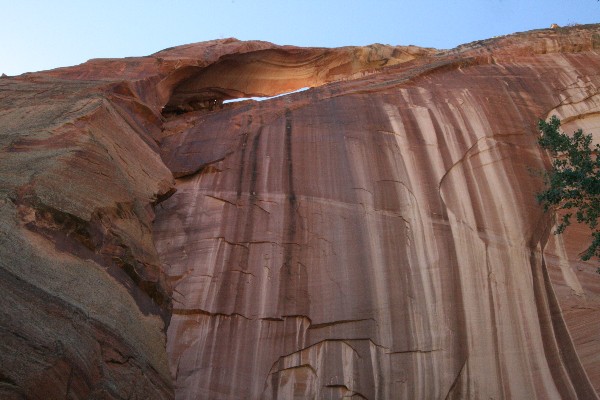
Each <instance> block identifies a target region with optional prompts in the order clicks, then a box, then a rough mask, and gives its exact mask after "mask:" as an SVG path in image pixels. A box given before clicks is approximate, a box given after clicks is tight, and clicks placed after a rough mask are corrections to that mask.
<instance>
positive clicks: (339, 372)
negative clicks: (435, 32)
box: [0, 26, 600, 399]
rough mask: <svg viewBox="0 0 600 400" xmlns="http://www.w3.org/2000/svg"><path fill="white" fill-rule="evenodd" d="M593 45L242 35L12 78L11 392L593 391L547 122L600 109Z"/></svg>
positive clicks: (2, 355)
mask: <svg viewBox="0 0 600 400" xmlns="http://www.w3.org/2000/svg"><path fill="white" fill-rule="evenodd" d="M599 52H600V27H598V26H580V27H574V28H570V29H554V30H539V31H532V32H528V33H523V34H516V35H511V36H507V37H502V38H496V39H491V40H488V41H482V42H477V43H472V44H469V45H465V46H461V47H459V48H456V49H454V50H450V51H435V50H432V49H422V48H417V47H391V46H382V45H373V46H369V47H362V48H352V47H348V48H340V49H319V48H310V49H303V48H295V47H290V46H283V47H281V46H275V45H272V44H270V43H265V42H240V41H237V40H233V39H226V40H220V41H213V42H205V43H198V44H193V45H187V46H181V47H177V48H173V49H167V50H164V51H162V52H159V53H156V54H154V55H152V56H149V57H142V58H129V59H122V60H92V61H90V62H88V63H85V64H82V65H80V66H76V67H71V68H64V69H58V70H53V71H47V72H41V73H36V74H26V75H22V76H19V77H13V78H3V79H0V132H1V133H2V135H0V145H1V150H0V151H1V153H0V154H1V156H0V176H1V179H2V186H1V187H0V196H1V197H0V204H2V208H1V213H2V217H1V218H0V226H1V230H0V238H1V245H0V253H1V254H0V274H2V276H3V278H2V280H1V283H0V284H1V285H3V293H5V295H4V296H2V297H1V298H0V302H2V307H0V310H1V312H0V335H1V336H0V337H1V338H2V340H1V341H0V346H2V348H0V359H1V361H2V362H1V363H0V382H1V386H0V389H1V390H2V392H0V393H2V394H3V395H4V394H6V396H9V395H10V396H13V397H14V398H19V396H24V397H26V398H48V396H50V397H51V398H58V397H65V396H66V397H68V398H86V397H89V396H98V397H100V396H104V397H105V398H122V397H123V398H127V397H135V396H137V397H138V398H170V397H173V396H175V397H176V398H178V399H196V398H215V399H218V398H224V399H225V398H226V399H240V398H251V399H252V398H256V399H258V398H341V397H344V396H345V397H355V398H361V397H362V398H369V399H379V398H427V399H429V398H474V399H479V398H539V399H547V398H565V399H568V398H580V399H588V398H597V394H596V391H599V390H600V357H599V356H598V354H600V352H599V351H598V350H600V328H599V326H600V324H598V323H597V321H598V317H600V278H599V277H598V275H596V274H595V273H594V270H595V268H596V267H595V266H594V265H592V264H589V263H583V262H581V261H578V260H577V254H578V253H579V252H580V251H581V250H582V249H583V248H585V247H586V245H585V241H586V232H585V229H584V228H582V227H576V228H575V229H572V230H571V231H569V233H568V234H567V235H566V236H558V237H557V236H554V235H552V233H551V231H552V224H553V220H552V216H551V215H547V214H544V213H543V212H542V211H541V209H540V207H539V206H538V205H537V204H536V202H535V193H536V191H538V190H539V189H540V188H541V179H540V177H539V174H537V173H536V172H535V171H539V170H541V169H543V168H544V166H547V165H548V158H547V155H545V154H544V153H542V152H540V150H539V148H538V147H537V145H536V138H537V132H536V129H535V124H536V121H537V119H538V118H546V117H548V116H550V115H553V114H555V115H557V116H559V117H560V118H561V119H563V121H564V122H565V125H564V128H565V130H568V131H569V130H570V131H572V130H574V129H576V128H577V127H583V128H585V129H586V130H594V129H595V128H599V127H600V117H598V116H599V115H600V95H599V93H598V87H599V86H600V75H598V71H599V70H600V53H599ZM304 87H308V88H309V89H308V90H305V91H302V92H298V93H293V94H289V95H286V96H281V97H277V98H273V99H270V100H266V101H263V102H256V101H252V100H248V101H241V102H235V103H227V102H226V101H227V100H231V99H236V98H246V97H251V96H274V95H279V94H282V93H286V92H291V91H294V90H297V89H300V88H304ZM173 193H174V194H173ZM165 329H166V330H167V331H166V332H167V337H166V344H167V346H166V351H165V347H164V344H165V343H164V340H165V337H164V330H165ZM169 368H170V372H169Z"/></svg>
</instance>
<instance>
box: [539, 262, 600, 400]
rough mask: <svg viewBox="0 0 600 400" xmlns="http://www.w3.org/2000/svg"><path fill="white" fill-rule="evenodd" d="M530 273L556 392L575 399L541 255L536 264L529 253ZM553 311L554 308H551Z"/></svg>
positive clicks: (544, 264)
mask: <svg viewBox="0 0 600 400" xmlns="http://www.w3.org/2000/svg"><path fill="white" fill-rule="evenodd" d="M530 259H531V275H532V278H533V293H534V296H533V297H534V298H535V305H536V308H537V314H538V319H539V326H540V331H541V337H542V345H543V348H544V354H545V355H546V360H548V365H552V366H554V368H550V373H551V374H552V379H553V380H554V383H555V385H556V388H557V390H558V392H559V393H560V397H561V399H575V398H577V396H576V395H575V391H574V388H573V385H571V382H570V381H569V379H568V377H567V373H566V371H565V370H564V367H563V364H562V363H561V360H560V359H561V356H560V349H558V348H557V342H556V340H557V338H556V332H554V329H553V326H552V317H551V315H549V314H550V309H549V308H550V307H549V304H548V298H547V293H545V291H546V288H545V287H544V286H545V282H544V276H543V272H542V271H541V270H543V269H546V261H545V259H544V258H543V257H542V265H541V266H538V262H537V261H538V260H536V259H535V255H534V254H533V252H532V254H531V256H530ZM553 311H555V310H553ZM583 398H594V397H583Z"/></svg>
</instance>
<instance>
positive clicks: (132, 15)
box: [0, 0, 600, 75]
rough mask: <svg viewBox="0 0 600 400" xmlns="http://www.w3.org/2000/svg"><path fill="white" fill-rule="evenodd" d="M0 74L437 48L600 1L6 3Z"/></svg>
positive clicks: (592, 19)
mask: <svg viewBox="0 0 600 400" xmlns="http://www.w3.org/2000/svg"><path fill="white" fill-rule="evenodd" d="M0 15H1V19H0V21H1V23H0V73H6V74H8V75H16V74H20V73H23V72H28V71H38V70H43V69H50V68H56V67H60V66H67V65H74V64H79V63H82V62H84V61H86V60H88V59H90V58H100V57H126V56H142V55H148V54H151V53H154V52H156V51H158V50H161V49H164V48H166V47H171V46H176V45H181V44H186V43H192V42H199V41H204V40H210V39H218V38H226V37H236V38H238V39H242V40H250V39H258V40H266V41H270V42H274V43H277V44H293V45H298V46H323V47H337V46H346V45H366V44H370V43H384V44H393V45H409V44H414V45H419V46H425V47H436V48H439V49H443V48H452V47H455V46H457V45H459V44H462V43H467V42H471V41H474V40H479V39H486V38H490V37H492V36H498V35H505V34H509V33H513V32H519V31H525V30H530V29H537V28H547V27H549V26H550V24H552V23H557V24H559V25H567V24H570V23H581V24H584V23H598V22H600V2H598V1H597V0H549V1H527V0H477V1H467V0H446V1H428V0H412V1H398V0H396V1H392V0H379V1H377V0H372V1H353V0H345V1H338V0H330V1H326V0H321V1H317V0H303V1H296V0H288V1H285V0H280V1H275V0H273V1H264V0H212V1H200V0H197V1H192V0H170V1H169V0H163V1H155V0H145V1H137V0H129V1H128V0H120V1H114V0H102V1H92V0H89V1H88V0H72V1H67V0H54V1H51V0H45V1H34V0H0Z"/></svg>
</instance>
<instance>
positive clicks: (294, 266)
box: [279, 109, 310, 315]
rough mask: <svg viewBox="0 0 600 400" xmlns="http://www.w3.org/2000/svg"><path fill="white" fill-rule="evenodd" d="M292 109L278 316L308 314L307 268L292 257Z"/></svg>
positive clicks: (294, 200)
mask: <svg viewBox="0 0 600 400" xmlns="http://www.w3.org/2000/svg"><path fill="white" fill-rule="evenodd" d="M292 154H293V152H292V112H291V111H290V110H289V109H286V111H285V138H284V163H285V165H284V174H285V181H286V184H287V185H286V187H285V191H286V200H287V202H286V205H285V206H286V211H285V223H284V225H283V228H284V232H283V238H284V242H285V243H284V250H283V265H282V266H281V269H280V276H279V279H280V284H279V301H280V313H281V315H308V311H309V304H310V300H309V299H308V291H307V290H308V289H307V288H308V275H307V274H308V271H307V270H306V266H305V265H303V264H302V263H300V262H298V260H295V249H296V248H297V247H298V243H296V232H297V224H298V221H297V209H298V200H297V198H296V192H295V188H294V160H293V156H292Z"/></svg>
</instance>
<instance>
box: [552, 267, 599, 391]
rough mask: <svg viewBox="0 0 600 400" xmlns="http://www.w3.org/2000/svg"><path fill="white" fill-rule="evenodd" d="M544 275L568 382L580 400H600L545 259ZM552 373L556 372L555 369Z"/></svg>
mask: <svg viewBox="0 0 600 400" xmlns="http://www.w3.org/2000/svg"><path fill="white" fill-rule="evenodd" d="M542 275H543V279H544V286H545V289H546V296H547V298H548V308H549V310H550V317H551V321H552V327H553V328H554V335H555V337H556V342H557V344H558V348H559V352H558V354H559V356H560V358H561V361H562V364H563V365H564V366H565V370H566V373H567V375H568V376H569V380H568V382H570V383H572V384H573V389H574V390H575V392H576V393H577V398H578V399H598V395H597V394H596V391H595V389H594V386H593V385H592V383H591V382H590V380H589V377H588V375H587V374H586V372H585V370H584V369H583V366H582V364H581V361H580V360H579V357H578V356H577V351H576V350H575V345H574V343H573V340H572V339H571V335H570V334H569V330H568V328H567V325H566V323H565V320H564V319H563V316H562V310H561V308H560V304H559V303H558V300H557V298H556V294H555V293H554V288H553V286H552V281H551V280H550V275H549V274H548V267H547V266H546V260H545V259H544V258H542ZM542 337H543V335H542ZM552 371H554V368H553V369H552Z"/></svg>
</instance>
